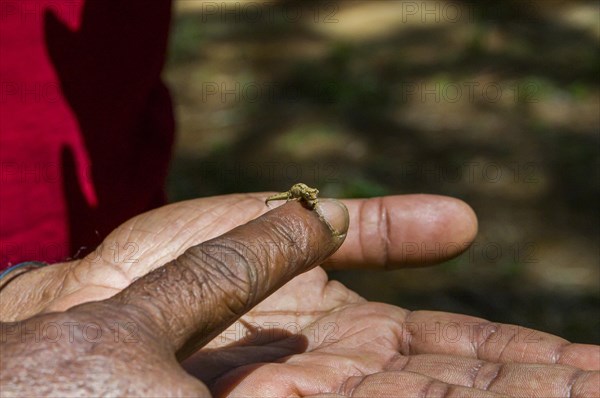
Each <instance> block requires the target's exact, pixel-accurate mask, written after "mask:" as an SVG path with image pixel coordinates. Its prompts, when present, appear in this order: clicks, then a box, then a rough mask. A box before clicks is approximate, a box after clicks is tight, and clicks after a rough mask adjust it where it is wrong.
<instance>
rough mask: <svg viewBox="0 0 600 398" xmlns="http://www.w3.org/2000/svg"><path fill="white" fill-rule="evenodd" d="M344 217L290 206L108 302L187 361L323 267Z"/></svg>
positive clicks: (326, 208)
mask: <svg viewBox="0 0 600 398" xmlns="http://www.w3.org/2000/svg"><path fill="white" fill-rule="evenodd" d="M348 223H349V221H348V210H347V209H346V207H345V206H344V205H343V204H342V203H341V202H338V201H336V200H322V201H320V202H318V204H317V206H316V207H315V210H308V209H306V208H304V207H303V206H302V205H301V204H300V203H298V202H296V201H293V202H288V203H286V204H285V205H282V206H280V207H278V208H276V209H274V210H272V211H270V212H268V213H266V214H264V215H263V216H261V217H259V218H257V219H255V220H253V221H250V222H249V223H247V224H245V225H242V226H239V227H237V228H234V229H233V230H231V231H229V232H227V233H226V234H224V235H221V236H219V237H217V238H215V239H211V240H209V241H206V242H204V243H202V244H200V245H197V246H194V247H191V248H189V249H188V250H187V251H186V252H185V253H183V254H182V255H181V256H180V257H178V258H177V259H175V260H174V261H172V262H170V263H168V264H166V265H164V266H162V267H160V268H158V269H156V270H154V271H152V272H151V273H149V274H147V275H145V276H144V277H142V278H140V279H138V280H136V281H135V282H134V283H132V284H131V285H130V286H129V287H128V288H126V289H124V290H123V291H122V292H120V293H119V294H117V295H115V296H113V297H112V298H110V299H108V300H107V304H108V302H110V303H112V304H114V305H117V306H122V309H123V311H125V312H127V313H128V314H130V315H132V316H133V317H134V319H136V320H139V321H140V322H141V323H142V324H143V325H147V326H148V329H149V330H152V333H153V334H156V340H157V341H160V342H163V343H166V344H171V345H172V347H170V348H172V350H173V352H177V353H178V357H179V358H180V359H182V358H185V357H186V356H187V355H190V354H192V353H193V352H194V351H195V350H196V349H198V348H199V347H201V346H203V345H205V344H206V343H208V342H209V341H210V340H212V339H213V338H214V337H216V336H217V335H218V334H219V333H221V332H222V331H223V330H225V329H226V328H227V327H228V326H229V325H231V324H232V323H234V322H235V321H236V320H237V319H238V318H239V317H241V316H242V315H243V314H245V313H246V312H247V311H249V310H250V309H251V308H252V307H254V306H255V305H257V304H258V303H259V302H261V301H262V300H263V299H265V298H266V297H267V296H269V295H270V294H271V293H273V292H274V291H275V290H277V289H278V288H279V287H281V286H283V285H284V284H285V283H286V282H288V281H289V280H291V279H292V278H294V277H295V276H296V275H298V274H301V273H303V272H305V271H308V270H309V269H311V268H313V267H314V266H316V265H318V264H320V263H321V262H323V261H324V260H325V259H326V258H327V257H329V256H330V255H331V254H333V253H334V252H335V251H336V250H337V249H338V248H339V247H340V245H341V244H342V242H343V241H344V238H345V236H346V232H347V230H348Z"/></svg>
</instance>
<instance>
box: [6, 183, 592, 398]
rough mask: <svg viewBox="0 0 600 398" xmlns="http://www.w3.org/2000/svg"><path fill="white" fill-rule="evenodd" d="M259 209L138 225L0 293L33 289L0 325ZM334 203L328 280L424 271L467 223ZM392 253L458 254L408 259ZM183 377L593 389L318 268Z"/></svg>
mask: <svg viewBox="0 0 600 398" xmlns="http://www.w3.org/2000/svg"><path fill="white" fill-rule="evenodd" d="M265 196H266V194H253V195H229V196H224V197H213V198H206V199H198V200H194V201H188V202H182V203H178V204H174V205H170V206H166V207H163V208H161V209H158V210H155V211H152V212H149V213H146V214H143V215H140V216H138V217H136V218H134V219H132V220H130V221H128V222H127V223H125V224H123V225H122V226H121V227H119V228H118V229H116V230H115V231H114V232H113V233H112V234H111V235H110V236H109V237H107V239H106V240H105V241H104V243H103V245H102V246H101V247H99V248H98V250H97V251H96V252H95V253H92V254H91V255H89V256H88V257H86V258H85V259H83V260H79V261H74V262H70V263H64V264H58V265H55V266H53V267H49V268H46V269H42V270H39V271H36V272H35V273H33V272H32V273H31V274H30V275H28V276H27V277H28V278H29V279H30V280H29V281H27V279H25V278H20V279H18V280H17V281H16V282H18V283H14V284H11V285H9V286H7V289H5V290H4V291H3V295H7V294H8V295H9V294H11V291H16V290H18V289H19V288H20V285H21V284H24V283H32V282H34V281H32V280H31V279H32V278H39V280H45V281H46V283H45V284H44V285H43V289H44V290H43V291H37V292H35V294H32V297H30V299H29V300H26V305H25V307H23V306H21V307H19V310H16V309H15V308H12V307H11V306H10V305H7V306H4V304H3V306H4V307H3V308H2V314H3V319H4V320H5V319H12V320H15V319H23V318H26V317H29V316H31V315H34V314H36V313H40V312H47V311H53V310H64V309H67V308H70V307H72V306H74V305H76V304H80V303H83V302H88V301H92V300H100V299H104V298H107V297H110V296H113V295H114V294H116V293H118V292H119V291H121V290H122V289H124V288H126V287H127V286H129V284H130V283H131V282H132V281H133V280H135V279H136V278H139V277H141V276H143V275H145V274H147V273H148V272H150V271H151V270H153V269H155V268H157V267H160V266H162V265H163V264H165V263H167V262H169V261H171V260H173V259H174V258H176V257H178V256H179V255H181V254H182V253H183V252H184V251H185V250H186V249H187V248H188V247H190V246H193V245H196V244H199V243H201V242H204V241H206V240H208V239H211V238H214V237H216V236H219V235H221V234H223V233H225V232H227V231H229V230H230V229H232V228H234V227H236V226H238V225H240V224H243V223H245V222H247V221H249V220H250V219H253V218H255V217H257V216H259V215H261V214H262V213H264V212H265V211H267V210H268V209H267V208H265V206H264V203H263V199H264V197H265ZM345 203H346V205H347V206H348V208H349V212H350V219H351V224H350V228H349V231H348V236H347V238H346V241H345V242H344V244H343V245H342V247H341V248H340V249H339V251H338V252H336V253H335V255H334V256H333V257H332V258H331V259H330V260H329V261H328V263H327V264H326V265H327V266H329V267H334V268H340V269H341V268H345V267H372V268H384V267H388V268H392V267H401V266H415V265H420V264H426V263H434V262H437V261H441V260H444V259H445V258H446V257H448V256H453V255H456V254H458V251H459V250H460V248H466V244H467V243H468V242H470V241H471V240H472V238H473V237H474V235H475V232H476V219H475V217H474V215H473V213H472V211H471V210H470V209H469V208H468V207H467V206H466V205H464V204H463V203H462V202H459V201H456V200H453V199H449V198H441V197H435V196H425V195H413V196H403V197H386V198H379V199H371V200H364V201H360V200H356V201H346V202H345ZM406 242H412V243H418V244H419V245H418V246H419V247H427V244H428V243H429V244H433V243H438V244H440V245H441V247H450V248H454V247H456V248H459V249H456V250H454V251H451V250H444V251H440V252H439V253H438V254H437V255H436V254H433V253H432V252H431V251H424V252H423V253H421V252H415V251H410V252H408V251H406V250H404V249H403V248H405V247H406V246H405V245H403V243H406ZM446 243H448V244H449V243H452V244H453V245H445V244H446ZM411 247H414V246H411ZM24 277H25V275H24ZM9 289H10V290H9ZM3 302H7V301H6V300H3ZM184 366H185V368H186V369H187V370H188V372H190V373H192V374H194V375H196V376H197V377H198V378H199V379H201V380H202V381H203V382H205V383H206V384H207V385H208V386H209V387H210V388H211V391H212V392H213V394H216V395H232V396H292V395H299V396H310V395H319V394H339V395H342V396H376V395H380V396H394V397H397V396H415V395H417V394H421V396H461V397H464V396H496V394H500V395H510V396H532V395H539V396H568V395H569V394H570V395H572V396H577V395H578V394H579V395H581V396H584V395H586V394H585V393H586V392H587V393H588V395H589V394H590V393H591V396H594V394H597V392H598V391H599V390H598V389H599V388H600V386H599V384H598V383H599V378H600V374H599V373H598V372H597V371H598V369H599V368H600V351H599V350H598V347H592V346H584V345H577V344H569V343H568V342H566V341H565V340H563V339H560V338H558V337H555V336H550V335H547V334H544V333H541V332H536V331H531V330H527V329H524V328H517V327H515V326H509V325H499V324H493V323H489V322H487V321H484V320H481V319H476V318H472V317H468V316H463V315H455V314H447V313H435V312H422V311H416V312H409V311H407V310H404V309H401V308H398V307H394V306H390V305H386V304H380V303H369V302H367V301H366V300H364V299H363V298H361V297H359V296H358V295H357V294H355V293H353V292H352V291H350V290H348V289H347V288H345V287H344V286H343V285H341V284H339V283H337V282H335V281H328V278H327V275H326V274H325V272H324V271H323V269H321V268H315V269H313V270H311V271H309V272H306V273H304V274H302V275H300V276H298V277H296V278H295V279H293V280H292V281H290V282H289V283H288V284H286V285H285V286H283V287H282V288H281V289H279V290H278V291H277V292H275V293H274V294H273V295H271V296H270V297H269V298H267V299H266V300H265V301H263V302H262V303H260V304H259V305H258V306H256V307H255V308H253V309H252V310H251V311H250V312H248V313H247V314H246V315H245V316H244V317H243V318H241V319H240V320H239V321H238V322H237V323H236V324H234V325H231V326H230V327H229V328H228V329H227V330H226V331H225V332H223V333H222V334H221V335H219V336H218V337H216V338H215V339H214V340H212V341H211V342H210V343H209V344H208V345H206V346H205V347H204V348H203V349H202V350H200V351H198V352H197V353H196V354H194V355H193V356H192V357H190V358H188V359H187V360H186V361H185V362H184ZM584 370H586V371H584ZM594 370H595V372H594Z"/></svg>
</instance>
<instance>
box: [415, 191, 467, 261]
mask: <svg viewBox="0 0 600 398" xmlns="http://www.w3.org/2000/svg"><path fill="white" fill-rule="evenodd" d="M410 199H411V200H410V202H412V203H414V207H412V208H411V207H410V206H409V208H410V209H411V210H412V211H414V213H413V214H412V217H411V216H408V215H405V217H403V218H405V219H411V218H412V220H411V222H410V224H411V225H412V227H413V230H412V231H410V232H409V233H406V232H407V231H405V233H406V235H407V236H412V237H414V238H416V241H417V242H418V241H421V243H422V247H421V248H420V249H419V250H418V253H417V255H416V256H415V257H414V258H412V260H413V261H410V260H411V259H410V258H407V260H409V261H408V263H412V265H427V264H432V263H438V262H441V261H446V260H448V259H451V258H453V257H456V256H457V255H459V254H461V253H463V252H464V251H466V250H467V249H468V248H469V246H470V245H471V244H472V243H473V240H474V239H475V237H476V236H477V230H478V222H477V215H476V214H475V211H474V210H473V208H471V206H469V205H468V204H467V203H465V202H464V201H462V200H460V199H457V198H452V197H449V196H441V195H425V194H420V195H410ZM419 229H420V230H419ZM409 257H410V256H409Z"/></svg>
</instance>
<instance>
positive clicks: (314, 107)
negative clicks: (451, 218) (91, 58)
mask: <svg viewBox="0 0 600 398" xmlns="http://www.w3.org/2000/svg"><path fill="white" fill-rule="evenodd" d="M599 21H600V6H599V3H598V2H596V1H527V0H519V1H504V2H487V1H478V2H475V1H473V2H471V1H394V0H385V1H350V0H345V1H330V0H324V1H311V2H292V1H268V2H265V3H263V2H255V1H216V2H215V1H193V0H180V1H178V2H177V3H176V12H175V17H174V24H173V30H172V37H171V47H170V58H169V64H168V68H167V71H166V79H167V81H168V82H169V84H170V86H171V88H172V92H173V96H174V101H175V104H176V109H177V117H178V122H179V126H178V134H179V136H178V142H177V147H176V154H175V161H174V163H173V165H172V170H171V174H170V183H169V190H170V199H171V200H173V201H175V200H181V199H186V198H191V197H197V196H208V195H215V194H225V193H233V192H245V191H262V190H274V191H281V190H284V189H287V187H289V186H290V185H291V184H293V183H295V182H298V181H303V182H305V183H307V184H309V185H311V186H316V187H318V188H319V189H320V190H321V192H322V194H323V196H334V197H368V196H376V195H383V194H403V193H416V192H424V193H435V194H442V195H450V196H455V197H458V198H461V199H463V200H465V201H466V202H467V203H469V204H470V205H471V206H472V207H473V208H474V209H475V211H476V213H477V214H478V217H479V220H480V233H479V235H478V238H477V241H476V242H475V244H474V246H473V247H472V248H471V249H470V250H469V251H468V252H467V253H465V254H464V255H462V256H461V257H459V258H458V259H455V260H453V261H450V262H448V263H446V264H443V265H441V266H439V267H435V268H429V269H412V270H399V271H394V272H386V273H383V272H382V273H375V274H373V273H365V272H348V273H343V274H342V273H333V274H332V277H334V278H336V279H339V280H341V281H342V282H344V283H345V284H347V285H348V286H349V287H351V288H353V289H355V290H357V291H358V292H359V293H361V294H362V295H363V296H365V297H367V298H369V299H372V300H379V301H385V302H389V303H394V304H397V305H401V306H404V307H407V308H411V309H417V308H418V309H438V310H447V311H453V312H463V313H468V314H472V315H476V316H482V317H485V318H488V319H491V320H495V321H501V322H508V323H517V324H521V325H524V326H529V327H534V328H537V329H541V330H544V331H548V332H551V333H556V334H559V335H562V336H564V337H566V338H568V339H570V340H575V341H578V342H590V343H596V344H599V343H600V316H599V315H600V305H599V304H600V253H599V247H600V245H599V240H600V227H599V221H600V212H599V207H598V203H600V201H599V199H600V178H599V175H600V157H599V149H600V135H599V128H600V79H599V71H600V55H599V54H600V53H599V52H598V44H599V42H600V22H599Z"/></svg>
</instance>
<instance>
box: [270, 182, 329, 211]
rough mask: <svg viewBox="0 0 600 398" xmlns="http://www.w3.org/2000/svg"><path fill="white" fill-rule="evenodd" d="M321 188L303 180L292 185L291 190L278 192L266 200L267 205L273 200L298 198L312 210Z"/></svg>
mask: <svg viewBox="0 0 600 398" xmlns="http://www.w3.org/2000/svg"><path fill="white" fill-rule="evenodd" d="M318 194H319V190H318V189H316V188H311V187H309V186H308V185H306V184H303V183H301V182H299V183H297V184H294V185H292V187H291V188H290V190H289V191H286V192H281V193H276V194H275V195H272V196H269V197H268V198H267V200H265V205H268V203H269V202H270V201H272V200H298V201H299V202H300V203H302V205H304V207H306V208H308V209H310V210H312V209H314V208H315V206H316V204H317V201H318V199H317V195H318Z"/></svg>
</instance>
